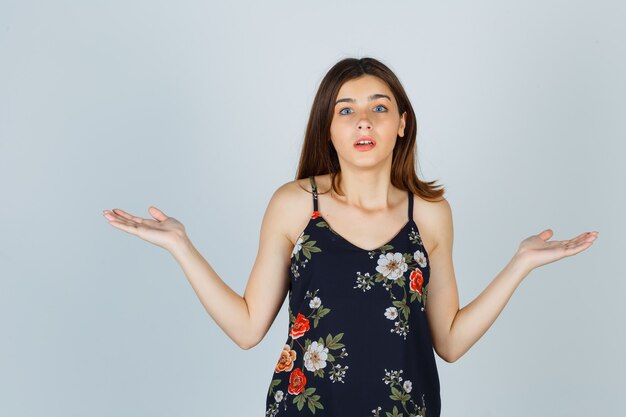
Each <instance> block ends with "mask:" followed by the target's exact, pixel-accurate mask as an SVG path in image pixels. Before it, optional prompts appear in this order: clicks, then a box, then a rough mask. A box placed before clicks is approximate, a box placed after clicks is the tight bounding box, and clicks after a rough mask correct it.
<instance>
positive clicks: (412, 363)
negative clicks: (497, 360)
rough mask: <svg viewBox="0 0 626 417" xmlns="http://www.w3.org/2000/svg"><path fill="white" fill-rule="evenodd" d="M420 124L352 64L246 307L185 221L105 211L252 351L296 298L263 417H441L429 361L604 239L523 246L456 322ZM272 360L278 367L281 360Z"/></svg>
mask: <svg viewBox="0 0 626 417" xmlns="http://www.w3.org/2000/svg"><path fill="white" fill-rule="evenodd" d="M415 138H416V119H415V114H414V112H413V108H412V106H411V103H410V102H409V99H408V97H407V94H406V92H405V91H404V88H403V87H402V85H401V84H400V81H399V80H398V78H397V77H396V76H395V75H394V74H393V72H392V71H391V70H390V69H389V68H388V67H387V66H385V65H384V64H383V63H381V62H380V61H378V60H376V59H373V58H361V59H355V58H349V59H344V60H342V61H340V62H338V63H337V64H336V65H334V66H333V67H332V68H331V69H330V71H329V72H328V73H327V74H326V76H325V77H324V79H323V80H322V82H321V84H320V87H319V90H318V92H317V94H316V96H315V99H314V103H313V107H312V110H311V114H310V118H309V122H308V126H307V130H306V134H305V139H304V145H303V148H302V154H301V157H300V164H299V167H298V173H297V175H296V180H294V181H291V182H288V183H286V184H284V185H282V186H281V187H279V188H278V189H277V190H276V191H275V192H274V194H273V195H272V198H271V200H270V202H269V205H268V207H267V211H266V213H265V215H264V217H263V222H262V226H261V236H260V246H259V252H258V255H257V259H256V262H255V264H254V267H253V269H252V272H251V274H250V278H249V281H248V283H247V286H246V289H245V292H244V295H243V297H242V296H240V295H239V294H237V293H235V292H234V291H233V290H232V289H231V288H230V287H229V286H228V285H227V284H226V283H225V282H224V281H223V280H222V279H221V278H220V277H219V276H218V275H217V274H216V273H215V271H214V270H213V269H212V268H211V266H210V265H209V264H208V263H207V261H206V260H205V259H204V258H203V257H202V256H201V255H200V253H198V251H197V250H196V249H195V248H194V246H193V245H192V243H191V241H190V240H189V239H188V237H187V235H186V233H185V228H184V226H183V224H181V223H180V222H179V221H178V220H176V219H175V218H173V217H168V216H167V215H166V214H165V213H163V212H162V211H161V210H159V209H157V208H156V207H150V208H149V212H150V215H151V216H152V217H153V218H154V219H144V218H140V217H137V216H134V215H131V214H129V213H126V212H124V211H123V210H120V209H114V210H112V211H108V210H105V211H104V216H105V217H106V218H107V219H108V220H109V223H110V224H111V225H112V226H115V227H116V228H119V229H120V230H123V231H125V232H128V233H130V234H133V235H136V236H139V237H140V238H142V239H144V240H146V241H148V242H151V243H153V244H156V245H158V246H161V247H163V248H165V249H166V250H168V251H169V252H171V253H172V254H173V256H174V257H175V259H176V260H177V261H178V262H179V263H180V265H181V267H182V269H183V271H184V273H185V275H186V276H187V279H188V280H189V282H190V283H191V285H192V287H193V289H194V290H195V292H196V294H197V295H198V297H199V299H200V300H201V302H202V304H203V305H204V307H205V308H206V310H207V312H208V313H209V314H210V315H211V317H212V318H213V319H214V320H215V321H216V323H217V324H218V325H219V326H220V328H221V329H222V330H223V331H224V332H225V333H226V334H227V335H228V336H229V337H230V338H231V339H232V340H233V341H234V342H235V343H237V345H238V346H240V347H241V348H243V349H250V348H251V347H253V346H255V345H257V344H258V343H259V342H260V341H261V340H262V339H263V337H264V336H265V334H266V333H267V331H268V329H269V328H270V326H271V325H272V323H273V321H274V319H275V317H276V315H277V313H278V311H279V310H280V307H281V306H282V304H283V302H284V300H285V296H286V295H289V326H288V335H287V339H286V341H285V344H284V346H282V348H281V352H280V355H277V356H278V360H277V363H276V366H275V369H274V372H273V375H272V378H271V380H270V381H269V389H268V393H267V394H268V395H267V402H266V415H267V416H275V415H281V416H303V415H313V414H315V415H318V416H359V417H365V416H366V415H371V416H377V417H378V416H388V415H393V416H397V415H403V416H433V417H434V416H439V415H440V409H441V403H440V395H439V378H438V373H437V368H436V365H435V357H434V352H436V353H437V354H438V355H439V356H440V357H441V358H442V359H443V360H445V361H447V362H454V361H456V360H457V359H459V358H460V357H461V356H463V354H465V352H467V351H468V350H469V349H470V347H471V346H472V345H473V344H474V343H476V341H477V340H478V339H479V338H480V337H481V336H482V335H483V334H484V333H485V332H486V331H487V329H488V328H489V327H490V326H491V324H493V322H494V321H495V319H496V317H498V315H499V314H500V312H501V311H502V309H503V308H504V306H505V305H506V303H507V302H508V300H509V299H510V297H511V295H512V294H513V292H514V291H515V289H516V288H517V286H518V285H519V284H520V282H521V281H522V280H523V279H524V278H525V277H526V276H527V275H528V274H529V273H530V272H531V271H532V270H533V269H534V268H537V267H539V266H541V265H545V264H548V263H551V262H554V261H556V260H559V259H562V258H565V257H567V256H572V255H575V254H577V253H580V252H581V251H583V250H585V249H587V248H588V247H590V246H591V245H592V242H593V241H594V240H595V238H596V237H597V235H598V233H597V232H587V233H582V234H580V235H578V236H576V237H575V238H573V239H569V240H564V241H555V240H553V241H549V240H548V239H550V238H551V237H552V230H550V229H546V230H544V231H542V232H541V233H539V234H537V235H533V236H530V237H528V238H527V239H524V240H523V241H522V242H521V243H520V245H519V248H518V249H517V251H516V253H515V254H513V256H512V258H511V259H510V261H509V262H508V263H507V264H506V266H505V267H504V269H503V270H502V271H501V272H500V273H499V274H498V275H497V276H496V277H495V278H494V279H493V281H492V282H491V283H490V284H489V285H488V286H487V288H486V289H485V290H484V291H483V292H482V293H481V294H480V295H479V296H478V297H476V299H475V300H473V301H472V302H471V303H469V304H468V305H466V306H465V307H463V308H462V309H459V296H458V291H457V285H456V280H455V275H454V268H453V264H452V241H453V227H452V212H451V209H450V205H449V204H448V202H447V200H446V199H445V198H443V193H444V190H443V188H442V187H441V186H438V187H436V186H434V181H432V182H423V181H421V180H420V179H418V177H417V175H416V173H415V152H416V151H415ZM277 353H278V352H277Z"/></svg>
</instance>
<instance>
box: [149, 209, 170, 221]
mask: <svg viewBox="0 0 626 417" xmlns="http://www.w3.org/2000/svg"><path fill="white" fill-rule="evenodd" d="M148 213H150V215H151V216H152V217H154V218H155V219H157V220H158V221H160V222H164V221H165V220H167V216H166V215H165V213H163V212H162V211H161V210H159V209H158V208H156V207H154V206H150V207H148Z"/></svg>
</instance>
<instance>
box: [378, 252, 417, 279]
mask: <svg viewBox="0 0 626 417" xmlns="http://www.w3.org/2000/svg"><path fill="white" fill-rule="evenodd" d="M408 268H409V267H408V265H407V264H406V262H405V261H404V257H403V256H402V253H401V252H396V253H391V252H387V253H386V254H384V255H382V254H381V255H380V257H379V258H378V266H377V267H376V271H378V272H380V273H381V274H383V276H384V277H385V278H389V279H391V280H394V281H395V280H396V279H398V278H400V277H401V276H402V274H404V271H406V270H407V269H408Z"/></svg>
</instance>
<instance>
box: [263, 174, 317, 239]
mask: <svg viewBox="0 0 626 417" xmlns="http://www.w3.org/2000/svg"><path fill="white" fill-rule="evenodd" d="M316 180H317V177H316ZM316 184H317V186H318V187H319V186H320V184H319V181H316ZM270 204H275V205H276V206H277V208H278V209H279V210H277V211H278V212H280V219H279V222H278V224H279V225H280V228H281V231H282V233H283V234H284V235H285V236H286V237H287V238H288V239H289V240H290V241H291V242H292V243H293V244H294V245H295V242H296V241H297V240H298V236H299V234H300V232H301V231H302V229H304V227H305V226H306V224H307V222H308V221H309V219H310V218H311V214H312V213H313V194H312V191H311V182H310V180H309V179H308V178H302V179H297V180H293V181H289V182H286V183H284V184H282V185H281V186H280V187H278V188H277V189H276V191H275V192H274V195H273V196H272V200H271V201H270Z"/></svg>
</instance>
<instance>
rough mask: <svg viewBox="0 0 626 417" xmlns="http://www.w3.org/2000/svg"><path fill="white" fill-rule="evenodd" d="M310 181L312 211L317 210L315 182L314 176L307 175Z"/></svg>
mask: <svg viewBox="0 0 626 417" xmlns="http://www.w3.org/2000/svg"><path fill="white" fill-rule="evenodd" d="M309 180H310V181H311V189H312V190H313V211H317V185H316V184H315V176H314V175H311V176H310V177H309Z"/></svg>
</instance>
